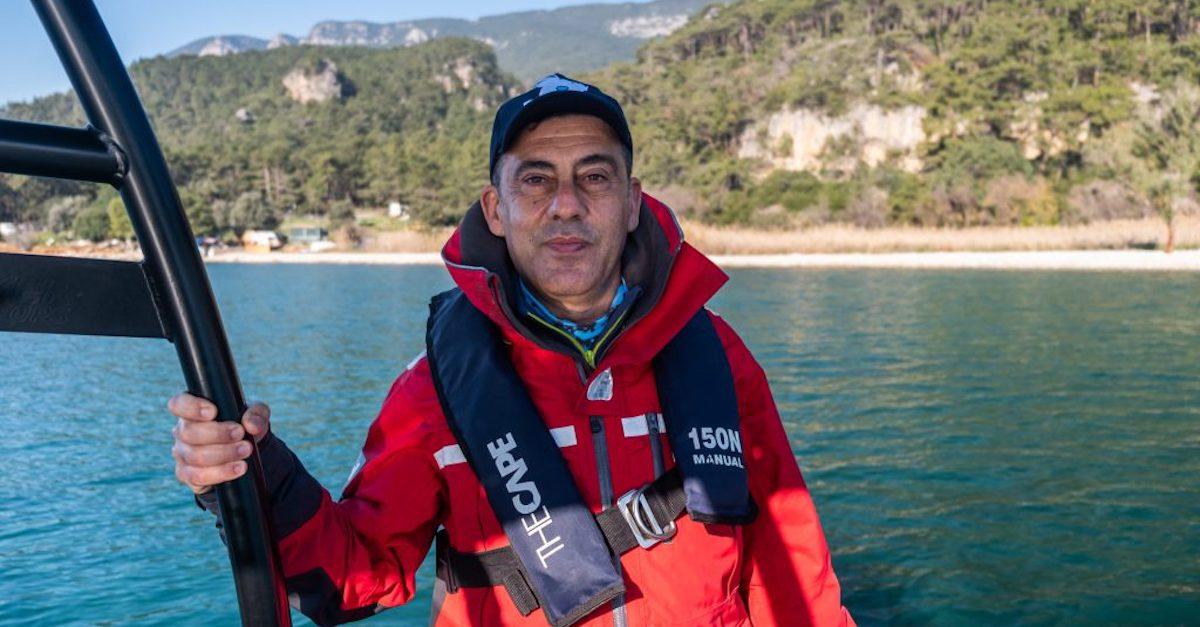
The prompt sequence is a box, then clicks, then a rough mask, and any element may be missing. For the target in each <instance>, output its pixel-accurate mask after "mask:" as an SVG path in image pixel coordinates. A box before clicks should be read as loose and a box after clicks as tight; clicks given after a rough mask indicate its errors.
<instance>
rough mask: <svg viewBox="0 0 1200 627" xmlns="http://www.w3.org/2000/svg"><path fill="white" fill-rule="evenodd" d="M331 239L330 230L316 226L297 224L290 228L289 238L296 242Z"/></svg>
mask: <svg viewBox="0 0 1200 627" xmlns="http://www.w3.org/2000/svg"><path fill="white" fill-rule="evenodd" d="M328 239H329V231H326V230H325V229H323V228H320V227H316V226H297V227H292V228H290V229H288V231H287V240H288V242H290V243H294V244H313V243H316V242H323V241H325V240H328Z"/></svg>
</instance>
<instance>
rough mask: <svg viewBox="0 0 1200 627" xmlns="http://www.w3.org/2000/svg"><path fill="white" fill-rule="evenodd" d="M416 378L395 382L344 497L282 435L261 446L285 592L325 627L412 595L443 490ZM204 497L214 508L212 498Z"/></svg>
mask: <svg viewBox="0 0 1200 627" xmlns="http://www.w3.org/2000/svg"><path fill="white" fill-rule="evenodd" d="M418 379H419V376H416V375H415V374H414V370H413V369H409V370H408V371H406V372H405V373H404V374H403V375H401V376H400V378H399V379H397V381H396V383H395V385H393V386H392V390H391V392H390V393H389V394H388V398H387V400H386V401H385V403H384V405H383V409H382V410H381V412H380V415H379V417H378V418H377V419H376V420H375V422H374V423H373V424H372V425H371V428H370V430H369V431H368V434H367V443H366V445H365V446H364V448H363V457H362V458H361V459H360V463H359V465H357V466H356V467H355V471H354V474H353V475H352V478H351V480H350V482H349V483H348V484H347V486H346V488H345V490H344V492H343V494H342V498H341V499H340V500H337V501H334V500H333V498H332V497H331V496H330V494H329V492H328V491H327V490H326V489H325V488H323V487H321V485H320V484H319V483H317V481H316V480H315V479H314V478H313V477H312V475H310V474H309V473H308V471H306V470H305V468H304V466H303V465H302V464H301V463H300V461H299V459H298V458H297V457H296V455H295V454H293V453H292V451H290V450H289V449H288V448H287V446H286V445H285V444H284V443H283V441H282V440H280V439H279V438H278V437H276V436H275V435H273V434H268V435H267V436H266V437H265V438H264V439H263V441H262V442H261V443H260V446H259V451H260V456H261V459H262V464H263V471H264V473H265V474H266V478H267V487H268V490H269V492H270V495H271V507H272V510H273V514H274V518H275V531H276V534H277V536H278V537H279V538H280V540H279V554H280V560H281V561H282V565H283V570H284V577H285V581H286V584H287V591H288V596H289V598H290V600H291V603H292V605H293V606H296V607H298V609H299V610H300V611H301V612H303V613H304V615H306V616H308V617H309V618H310V619H312V620H313V622H315V623H317V624H318V625H333V624H340V623H345V622H350V621H355V620H360V619H363V618H366V617H368V616H371V615H374V614H376V613H378V612H380V611H382V610H384V609H387V608H388V607H393V606H396V605H400V604H403V603H406V602H407V601H409V600H410V599H412V597H413V595H414V593H415V589H414V588H415V575H416V571H417V568H418V567H419V566H420V565H421V561H422V560H423V559H424V558H425V555H426V553H428V551H429V547H430V545H431V544H432V542H433V537H434V532H435V530H436V529H437V526H438V524H439V523H440V520H441V517H442V512H443V509H444V495H445V486H444V484H443V483H442V479H441V475H440V473H439V472H438V468H437V465H436V462H435V461H434V458H433V456H432V454H430V453H428V452H427V450H426V449H425V448H424V447H422V446H420V445H419V442H420V437H421V435H420V434H421V431H422V426H421V425H422V423H423V421H422V420H421V418H420V416H421V413H420V410H421V409H422V408H419V407H414V401H416V400H417V399H418V398H419V397H420V396H422V395H421V394H419V393H414V392H418V390H415V388H419V387H420V384H421V382H420V381H419V380H418ZM203 496H206V497H207V496H208V495H203ZM202 501H203V502H202V504H203V505H204V506H205V508H206V509H210V510H213V509H215V499H214V498H212V497H209V498H207V499H202Z"/></svg>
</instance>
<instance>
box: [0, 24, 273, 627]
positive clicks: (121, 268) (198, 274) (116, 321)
mask: <svg viewBox="0 0 1200 627" xmlns="http://www.w3.org/2000/svg"><path fill="white" fill-rule="evenodd" d="M32 2H33V6H34V8H35V10H36V11H37V14H38V17H39V19H40V20H41V22H42V25H43V26H44V28H45V30H46V33H47V34H48V35H49V37H50V40H51V42H52V43H53V44H54V48H55V50H56V51H57V53H58V56H59V59H60V60H61V61H62V64H63V67H64V69H66V71H67V76H68V77H69V78H70V80H71V85H72V86H73V87H74V88H75V93H76V94H77V95H78V96H79V101H80V103H81V104H82V106H83V110H84V113H85V115H86V116H87V119H88V121H89V122H90V126H89V127H88V128H85V129H69V128H61V127H54V126H47V125H40V124H31V123H26V122H13V121H0V171H6V172H13V173H19V174H33V175H40V176H55V177H60V178H70V179H74V180H84V181H95V182H105V183H109V184H111V185H113V186H114V187H116V188H117V189H118V190H119V191H120V193H121V198H122V199H123V200H124V202H125V207H126V208H127V210H128V212H129V217H130V220H131V222H132V223H133V230H134V232H135V234H136V235H137V238H138V242H139V244H140V245H141V249H142V253H143V256H144V260H143V261H142V262H141V263H140V264H138V263H134V262H106V263H81V262H80V261H79V260H68V259H65V258H45V257H42V258H38V259H33V258H32V256H28V255H0V331H37V332H51V333H83V334H91V335H132V336H141V337H165V338H167V339H169V340H170V341H171V342H173V343H174V345H175V349H176V352H177V354H178V357H179V363H180V366H181V367H182V369H183V374H184V379H185V380H186V382H187V388H188V390H189V392H191V393H192V394H195V395H197V396H202V397H204V398H207V399H210V400H212V401H213V402H214V403H215V404H216V405H217V410H218V419H220V420H229V421H236V420H239V419H240V417H241V416H242V414H243V412H244V411H245V410H246V401H245V399H244V397H243V394H242V388H241V383H240V382H239V380H238V375H237V369H236V368H235V366H234V361H233V356H232V354H231V353H230V351H229V343H228V341H227V339H226V335H225V330H224V327H223V325H222V323H221V317H220V314H219V312H218V310H217V305H216V301H215V299H214V298H213V293H212V287H211V285H210V284H209V281H208V276H207V274H206V273H205V270H204V264H203V262H202V261H201V259H200V254H199V252H198V251H197V249H196V245H195V239H194V237H193V234H192V230H191V226H190V225H189V224H188V220H187V216H186V214H185V213H184V211H183V207H182V205H181V204H180V201H179V195H178V193H177V192H176V190H175V186H174V184H173V183H172V181H171V177H170V172H169V171H168V169H167V163H166V160H165V159H164V158H163V154H162V150H161V148H160V147H159V144H158V140H157V139H156V137H155V135H154V131H153V129H152V128H151V126H150V121H149V119H148V118H147V117H146V112H145V110H144V109H143V107H142V103H141V101H140V100H139V99H138V95H137V92H136V91H135V89H134V87H133V82H132V81H131V80H130V78H129V74H128V72H127V71H126V69H125V65H124V63H123V62H122V61H121V57H120V55H119V54H118V53H117V50H116V47H115V46H114V45H113V42H112V38H111V37H110V36H109V34H108V30H107V29H106V28H105V26H104V22H103V21H102V20H101V18H100V14H99V13H98V12H97V11H96V7H95V5H94V4H93V2H92V0H32ZM80 273H88V274H87V280H86V281H84V280H81V278H80ZM93 279H96V280H100V279H104V280H111V281H124V282H128V281H136V282H139V283H138V284H137V285H132V286H129V289H126V290H125V291H124V292H123V296H124V297H125V299H126V300H128V301H129V304H128V306H127V307H128V308H127V309H124V310H123V309H121V305H120V304H113V303H107V304H106V306H104V307H100V306H87V305H86V304H83V305H82V306H80V305H81V304H82V303H87V302H92V303H95V302H97V300H98V296H97V294H98V293H99V291H98V290H97V289H91V290H90V292H88V293H86V294H84V296H83V297H82V300H81V297H80V294H81V293H83V292H87V291H88V290H83V292H81V291H79V289H78V286H79V284H80V283H88V284H93V285H94V283H95V282H94V281H93ZM72 285H74V286H76V291H73V292H69V293H68V292H67V291H66V289H67V288H68V287H70V286H72ZM101 289H102V288H101ZM114 300H115V299H114ZM31 303H32V305H31ZM155 315H157V318H158V319H157V320H155V319H154V316H155ZM128 320H137V321H140V322H132V323H131V322H129V321H128ZM247 461H248V464H247V467H248V472H247V473H246V474H245V475H243V476H242V477H240V478H238V479H236V480H234V481H231V482H228V483H224V484H221V485H219V486H217V488H216V491H217V498H218V501H219V504H220V509H221V522H222V526H223V528H224V531H225V537H226V545H227V547H228V550H229V560H230V563H231V565H232V567H233V575H234V584H235V588H236V590H237V598H238V604H239V606H240V611H241V618H242V623H243V624H244V625H254V626H259V625H263V626H266V625H290V624H291V612H290V609H289V607H288V603H287V594H286V591H285V589H284V580H283V576H282V568H281V566H280V561H279V556H278V550H277V546H276V543H275V542H274V533H273V529H272V527H273V524H272V520H271V516H270V508H269V502H268V495H267V488H266V483H265V481H264V477H263V471H262V465H261V463H260V460H259V456H258V452H257V450H255V452H254V454H253V455H252V456H251V457H250V459H248V460H247Z"/></svg>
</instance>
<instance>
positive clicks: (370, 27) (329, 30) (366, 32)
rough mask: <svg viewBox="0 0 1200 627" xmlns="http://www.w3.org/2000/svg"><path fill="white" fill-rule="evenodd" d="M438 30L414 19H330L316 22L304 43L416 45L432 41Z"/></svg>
mask: <svg viewBox="0 0 1200 627" xmlns="http://www.w3.org/2000/svg"><path fill="white" fill-rule="evenodd" d="M437 34H438V32H437V30H436V29H435V30H432V31H430V30H426V29H424V28H421V27H420V26H417V25H416V24H413V23H412V22H393V23H391V24H375V23H372V22H334V21H328V22H321V23H319V24H317V25H316V26H314V27H313V28H312V30H311V31H309V33H308V36H307V37H305V38H304V39H302V40H301V43H305V44H310V45H314V46H395V45H404V46H412V45H416V44H419V43H424V42H426V41H429V40H430V39H431V38H433V37H436V36H437Z"/></svg>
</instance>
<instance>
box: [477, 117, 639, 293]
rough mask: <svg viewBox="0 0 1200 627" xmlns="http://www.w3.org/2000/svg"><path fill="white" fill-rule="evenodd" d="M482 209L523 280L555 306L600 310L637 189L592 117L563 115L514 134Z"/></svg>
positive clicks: (612, 139)
mask: <svg viewBox="0 0 1200 627" xmlns="http://www.w3.org/2000/svg"><path fill="white" fill-rule="evenodd" d="M496 167H497V168H498V170H499V181H498V182H499V185H500V187H499V189H497V188H496V187H494V186H492V185H489V186H488V187H487V188H485V189H484V191H483V196H482V199H481V204H482V205H483V214H484V217H485V218H486V220H487V223H488V228H489V229H490V230H491V232H492V233H493V234H494V235H496V236H498V237H503V238H504V240H505V243H506V244H507V246H508V254H509V256H510V257H511V258H512V261H513V265H515V266H516V268H517V271H518V272H519V273H520V274H521V276H522V278H524V279H525V281H526V282H527V283H528V284H529V285H530V287H531V288H532V289H534V291H535V292H537V293H538V294H539V296H542V297H544V298H546V299H548V301H549V302H547V304H548V305H551V306H552V308H554V306H555V305H557V306H559V307H563V306H564V305H569V306H568V307H567V309H569V310H571V311H574V312H580V311H590V310H591V309H593V308H596V307H599V308H600V310H599V312H598V313H597V314H596V315H599V314H601V313H603V311H604V309H607V306H608V303H607V302H600V301H602V300H603V299H604V298H606V297H611V295H612V290H614V289H616V285H617V282H618V281H619V277H620V261H621V251H622V249H623V248H624V246H625V237H626V235H627V234H628V233H629V232H631V231H633V230H634V229H635V228H637V224H638V211H639V209H640V207H641V193H642V189H641V183H639V182H638V180H637V179H635V178H631V177H630V176H629V175H628V174H627V170H626V163H625V157H624V156H623V154H622V149H621V144H620V142H619V141H618V140H617V137H616V134H615V133H614V132H613V130H612V128H610V127H609V126H608V125H607V124H605V123H604V122H603V121H602V120H600V119H599V118H596V117H593V116H588V115H564V116H559V117H554V118H550V119H547V120H543V121H542V122H540V123H537V124H533V125H530V126H529V127H526V128H525V129H523V130H522V131H521V134H520V135H519V136H518V137H517V139H516V141H515V142H514V143H513V144H512V146H511V147H510V148H509V150H508V152H506V153H505V154H504V158H503V159H501V160H500V163H499V164H498V165H497V166H496Z"/></svg>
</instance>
